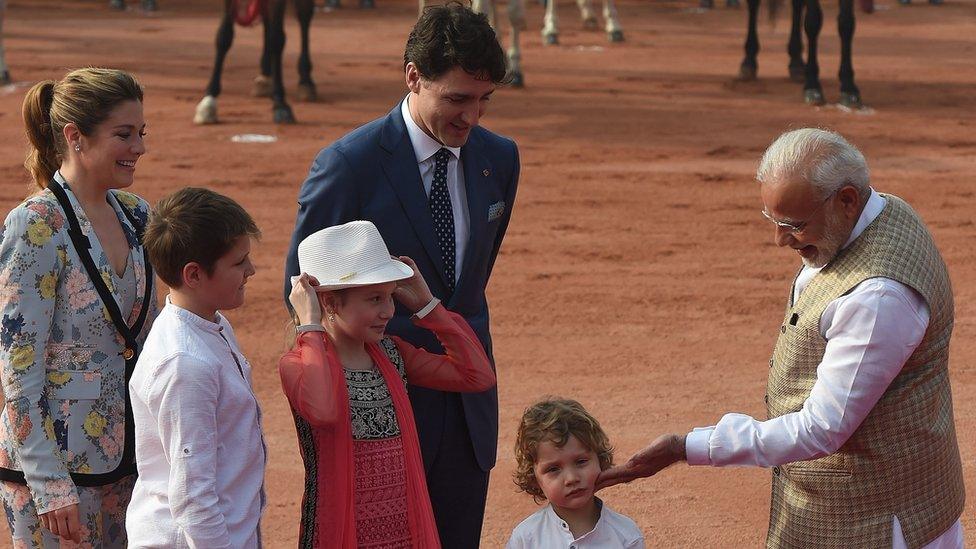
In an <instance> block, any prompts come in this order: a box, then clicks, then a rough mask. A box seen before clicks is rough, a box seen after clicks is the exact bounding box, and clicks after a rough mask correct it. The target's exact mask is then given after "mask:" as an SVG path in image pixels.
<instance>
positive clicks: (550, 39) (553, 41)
mask: <svg viewBox="0 0 976 549" xmlns="http://www.w3.org/2000/svg"><path fill="white" fill-rule="evenodd" d="M542 43H543V44H545V45H546V46H558V45H559V35H558V34H555V33H550V34H543V35H542Z"/></svg>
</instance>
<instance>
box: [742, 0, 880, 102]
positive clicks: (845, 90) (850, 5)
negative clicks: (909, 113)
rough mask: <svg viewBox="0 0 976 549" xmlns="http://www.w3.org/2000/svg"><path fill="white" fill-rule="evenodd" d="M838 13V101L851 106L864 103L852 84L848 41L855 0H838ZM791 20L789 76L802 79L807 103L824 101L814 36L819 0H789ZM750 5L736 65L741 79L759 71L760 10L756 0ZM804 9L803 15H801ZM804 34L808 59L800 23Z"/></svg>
mask: <svg viewBox="0 0 976 549" xmlns="http://www.w3.org/2000/svg"><path fill="white" fill-rule="evenodd" d="M770 1H771V2H773V4H771V5H770V17H775V14H776V9H775V2H777V1H778V0H770ZM839 2H840V13H839V14H838V16H837V31H838V34H839V35H840V71H839V72H838V76H839V77H840V101H839V103H840V104H841V105H843V106H845V107H848V108H851V109H859V108H861V107H863V106H864V105H863V103H862V101H861V91H860V90H859V89H858V88H857V85H856V84H854V66H853V63H852V61H851V43H852V42H853V40H854V0H839ZM790 3H791V7H792V21H791V26H790V40H789V43H788V45H787V48H786V50H787V52H788V53H789V55H790V64H789V72H790V78H791V79H793V80H794V81H797V82H803V100H804V101H805V102H806V103H807V104H808V105H823V104H824V103H825V100H824V94H823V87H822V86H821V85H820V65H819V63H818V62H817V40H818V38H819V36H820V29H821V27H823V11H822V10H821V8H820V0H790ZM746 4H747V5H748V7H749V28H748V32H747V34H746V43H745V52H746V54H745V58H744V59H743V60H742V65H741V66H740V67H739V79H740V80H755V79H756V75H757V71H758V67H759V65H758V62H757V61H756V56H757V54H758V53H759V36H758V35H757V32H756V26H757V18H758V14H759V0H746ZM804 11H806V15H805V16H804ZM801 26H802V27H803V31H804V32H805V33H806V37H807V59H806V62H804V61H803V39H802V37H801V36H800V27H801Z"/></svg>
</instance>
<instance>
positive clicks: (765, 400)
mask: <svg viewBox="0 0 976 549" xmlns="http://www.w3.org/2000/svg"><path fill="white" fill-rule="evenodd" d="M763 402H765V403H766V404H769V395H763Z"/></svg>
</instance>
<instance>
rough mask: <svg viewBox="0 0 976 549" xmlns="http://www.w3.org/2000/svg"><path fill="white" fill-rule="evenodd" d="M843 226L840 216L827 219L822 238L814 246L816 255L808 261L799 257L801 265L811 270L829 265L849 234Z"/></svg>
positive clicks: (842, 219)
mask: <svg viewBox="0 0 976 549" xmlns="http://www.w3.org/2000/svg"><path fill="white" fill-rule="evenodd" d="M844 225H845V223H844V218H842V217H841V216H837V217H835V218H830V217H829V218H827V220H826V224H825V226H824V234H823V237H821V239H820V242H818V243H817V244H815V246H816V248H817V255H815V256H813V257H811V258H810V259H807V258H805V257H801V258H800V259H801V260H802V261H803V264H804V265H806V266H807V267H810V268H811V269H820V268H822V267H823V266H825V265H826V264H828V263H830V261H831V260H832V259H834V257H835V256H836V255H837V252H839V251H840V247H841V246H843V245H844V243H845V242H847V238H848V237H849V236H850V234H851V233H850V231H847V230H845V229H846V227H845V226H844Z"/></svg>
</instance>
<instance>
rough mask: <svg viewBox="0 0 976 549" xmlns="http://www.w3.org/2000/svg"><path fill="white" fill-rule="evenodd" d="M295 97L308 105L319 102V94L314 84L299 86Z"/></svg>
mask: <svg viewBox="0 0 976 549" xmlns="http://www.w3.org/2000/svg"><path fill="white" fill-rule="evenodd" d="M295 96H296V97H297V98H298V100H299V101H304V102H306V103H314V102H316V101H318V100H319V92H318V90H317V89H316V88H315V84H314V83H309V84H299V85H298V90H296V91H295Z"/></svg>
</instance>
